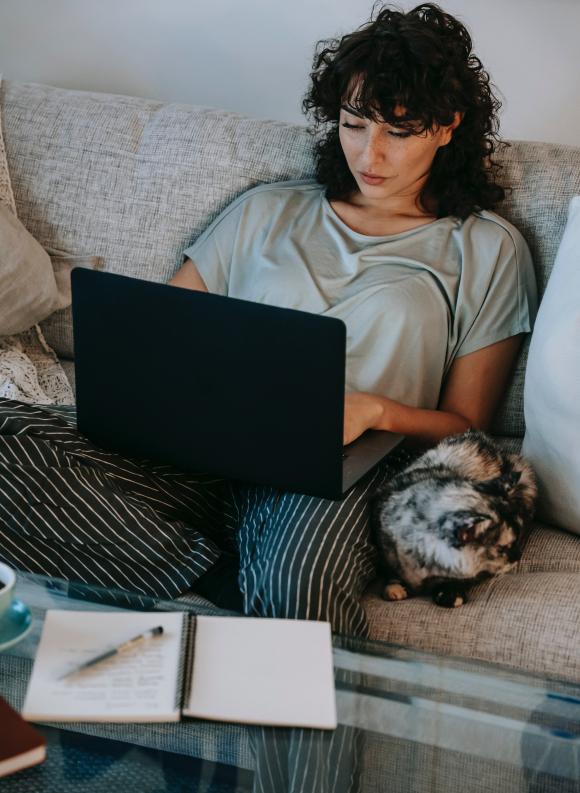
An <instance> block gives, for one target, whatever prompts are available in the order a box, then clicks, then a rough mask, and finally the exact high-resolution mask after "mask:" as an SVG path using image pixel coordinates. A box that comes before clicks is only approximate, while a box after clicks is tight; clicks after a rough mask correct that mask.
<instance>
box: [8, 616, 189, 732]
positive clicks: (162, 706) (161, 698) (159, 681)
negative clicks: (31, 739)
mask: <svg viewBox="0 0 580 793" xmlns="http://www.w3.org/2000/svg"><path fill="white" fill-rule="evenodd" d="M185 618H186V615H185V614H184V613H182V612H178V611H176V612H135V611H119V612H104V613H103V612H87V611H60V610H48V611H47V612H46V617H45V622H44V626H43V628H42V636H41V639H40V643H39V646H38V651H37V654H36V658H35V661H34V667H33V670H32V677H31V679H30V683H29V686H28V691H27V694H26V699H25V702H24V708H23V711H22V715H23V716H24V718H25V719H28V720H30V721H110V722H130V721H143V722H145V721H152V722H154V721H178V720H179V708H178V705H179V703H178V702H177V691H178V685H179V680H178V675H179V671H180V657H181V652H182V633H183V626H184V619H185ZM157 625H161V626H162V627H163V633H162V635H161V636H156V637H153V638H148V639H145V640H144V641H142V642H140V643H138V644H137V645H135V646H134V647H132V648H131V649H129V650H127V651H126V652H123V653H119V654H118V655H115V656H113V657H112V658H108V659H106V660H104V661H101V662H100V663H98V664H96V665H95V666H92V667H89V668H87V669H85V670H81V671H80V672H78V674H75V675H71V676H70V677H68V678H66V679H64V680H59V679H58V678H59V677H60V676H61V675H63V674H65V673H66V672H68V671H69V670H71V669H75V668H76V667H77V666H79V665H80V664H81V663H83V662H84V661H87V660H88V659H90V658H93V657H95V656H96V655H99V654H100V653H102V652H104V651H106V650H108V649H111V648H112V647H116V646H118V645H120V644H121V643H122V642H124V641H127V640H128V639H131V638H132V637H133V636H136V635H137V634H139V633H142V632H143V631H146V630H148V629H149V628H154V627H156V626H157Z"/></svg>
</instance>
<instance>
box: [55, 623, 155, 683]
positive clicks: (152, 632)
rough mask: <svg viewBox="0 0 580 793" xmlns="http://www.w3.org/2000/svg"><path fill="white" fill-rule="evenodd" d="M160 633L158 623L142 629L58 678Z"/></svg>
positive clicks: (60, 678) (92, 664)
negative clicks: (140, 631) (153, 626)
mask: <svg viewBox="0 0 580 793" xmlns="http://www.w3.org/2000/svg"><path fill="white" fill-rule="evenodd" d="M162 633H163V626H162V625H158V626H157V627H156V628H149V630H148V631H143V633H140V634H138V635H137V636H133V638H132V639H128V640H127V641H126V642H123V643H122V644H119V645H118V646H117V647H113V648H111V649H110V650H107V651H106V652H104V653H101V654H100V655H96V656H95V657H94V658H90V659H89V660H88V661H85V662H84V663H82V664H80V666H77V667H76V668H75V669H71V670H70V671H68V672H65V673H64V675H61V676H60V677H59V678H58V679H59V680H64V679H65V677H68V676H69V675H74V674H76V673H77V672H80V671H81V670H82V669H86V668H87V667H88V666H94V665H95V664H98V663H100V662H101V661H104V660H105V658H112V656H113V655H117V654H118V653H124V652H125V650H129V649H130V648H131V647H133V646H134V645H135V644H138V643H140V642H142V641H143V640H144V639H146V638H147V637H148V636H161V634H162Z"/></svg>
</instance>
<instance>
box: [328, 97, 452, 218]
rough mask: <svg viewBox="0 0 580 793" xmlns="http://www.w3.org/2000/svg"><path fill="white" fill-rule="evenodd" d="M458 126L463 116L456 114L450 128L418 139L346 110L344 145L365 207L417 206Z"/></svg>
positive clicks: (342, 120)
mask: <svg viewBox="0 0 580 793" xmlns="http://www.w3.org/2000/svg"><path fill="white" fill-rule="evenodd" d="M395 112H397V110H395ZM400 112H401V114H402V112H403V111H402V109H401V111H400ZM458 123H459V114H456V119H455V121H454V122H453V124H451V125H450V126H448V127H439V128H438V129H437V130H436V131H435V132H432V131H425V132H423V133H420V134H418V135H417V134H413V133H411V132H408V131H406V130H402V129H399V128H397V127H393V126H392V125H391V124H388V123H387V122H384V121H380V122H376V121H371V120H370V119H368V118H363V117H361V116H359V115H357V114H356V113H355V112H354V111H353V110H352V109H351V110H347V109H346V107H345V106H343V107H342V108H341V111H340V119H339V124H340V127H339V137H340V143H341V145H342V150H343V152H344V156H345V158H346V161H347V163H348V167H349V168H350V171H351V173H352V175H353V177H354V179H355V181H356V183H357V185H358V188H359V190H360V193H361V196H358V198H359V200H360V198H361V197H362V198H363V199H364V200H363V203H368V204H376V205H377V207H378V206H379V205H380V204H381V203H382V201H383V200H386V199H390V198H402V199H412V200H413V202H414V201H415V199H416V197H417V196H418V194H419V193H420V191H421V189H422V188H423V185H424V184H425V181H426V180H427V177H428V175H429V171H430V170H431V165H432V163H433V159H434V157H435V154H436V153H437V150H438V149H439V147H440V146H445V145H446V144H447V143H449V141H450V140H451V135H452V131H453V129H454V128H455V127H456V126H457V124H458ZM372 177H375V178H372Z"/></svg>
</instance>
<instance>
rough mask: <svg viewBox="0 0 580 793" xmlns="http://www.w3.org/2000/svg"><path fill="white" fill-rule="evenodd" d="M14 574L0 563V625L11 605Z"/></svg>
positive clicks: (14, 582)
mask: <svg viewBox="0 0 580 793" xmlns="http://www.w3.org/2000/svg"><path fill="white" fill-rule="evenodd" d="M15 584H16V573H15V572H14V570H13V569H12V568H11V567H8V565H7V564H3V562H0V623H1V622H2V620H3V619H4V615H5V614H6V613H7V611H8V609H9V608H10V606H11V604H12V598H13V594H14V585H15Z"/></svg>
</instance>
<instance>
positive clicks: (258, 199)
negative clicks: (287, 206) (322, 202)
mask: <svg viewBox="0 0 580 793" xmlns="http://www.w3.org/2000/svg"><path fill="white" fill-rule="evenodd" d="M323 190H324V187H323V186H322V185H321V184H320V183H319V182H317V181H316V179H287V180H285V181H282V182H266V183H263V184H258V185H255V186H254V187H250V188H249V190H246V191H244V192H243V193H241V194H240V195H239V196H238V197H237V198H236V199H235V201H234V202H233V203H234V204H244V205H249V204H251V205H254V204H256V205H260V206H261V205H262V204H266V205H267V206H269V207H271V206H272V203H273V202H275V203H288V202H290V201H293V200H296V199H298V200H300V199H302V198H308V197H312V196H317V195H319V194H320V192H321V191H323Z"/></svg>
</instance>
